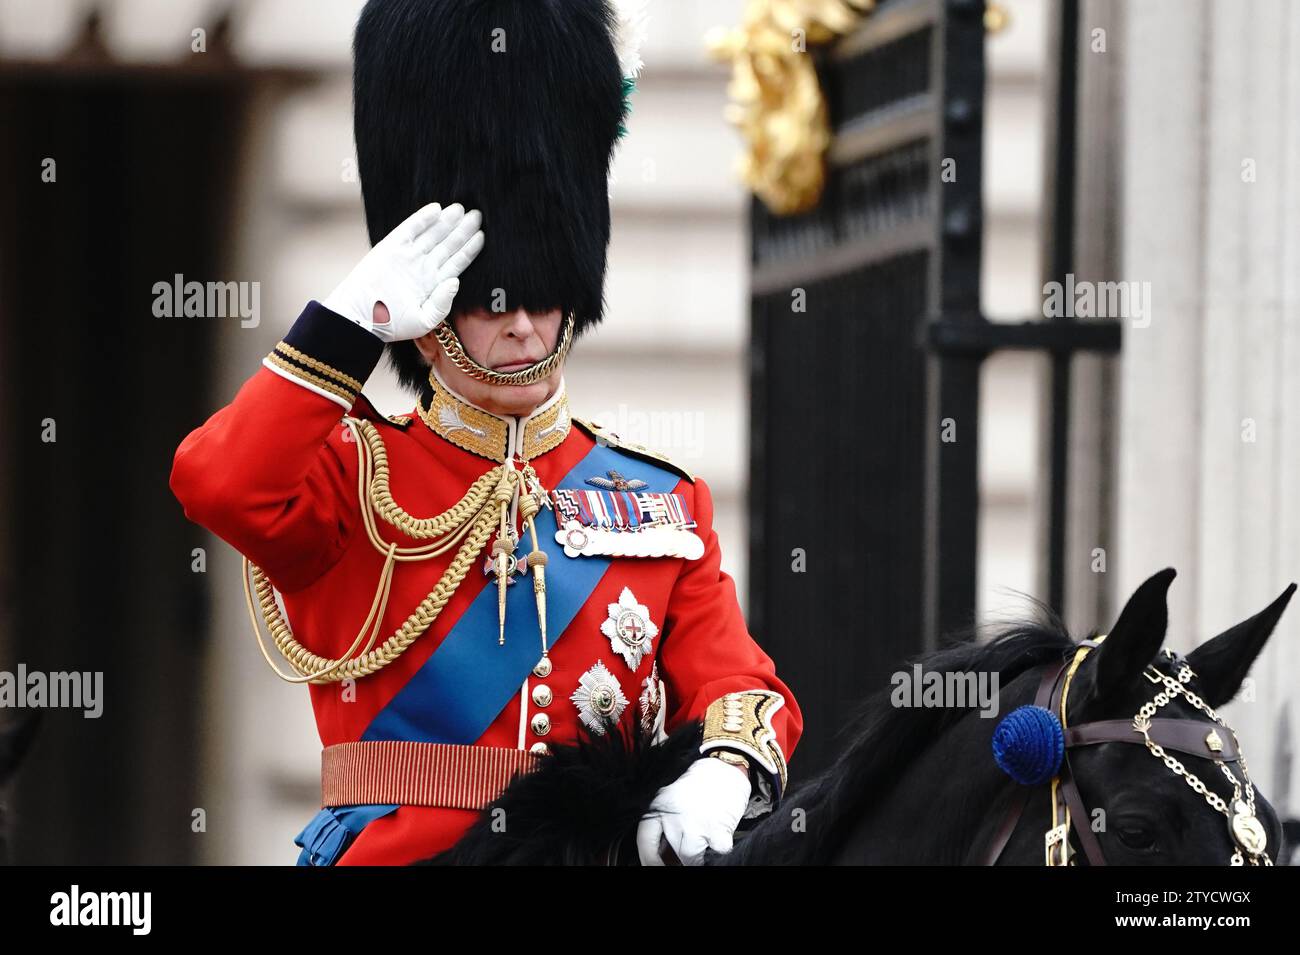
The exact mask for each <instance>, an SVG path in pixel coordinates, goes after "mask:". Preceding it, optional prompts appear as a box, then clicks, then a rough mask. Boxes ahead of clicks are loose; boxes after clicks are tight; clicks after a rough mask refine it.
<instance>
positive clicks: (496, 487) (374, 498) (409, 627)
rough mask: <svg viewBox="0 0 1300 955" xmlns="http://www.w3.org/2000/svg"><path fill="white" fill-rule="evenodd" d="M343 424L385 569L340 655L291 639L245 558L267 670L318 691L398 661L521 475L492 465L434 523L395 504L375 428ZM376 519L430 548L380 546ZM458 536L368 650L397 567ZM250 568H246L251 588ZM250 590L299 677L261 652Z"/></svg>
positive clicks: (483, 542) (483, 541)
mask: <svg viewBox="0 0 1300 955" xmlns="http://www.w3.org/2000/svg"><path fill="white" fill-rule="evenodd" d="M343 421H344V423H345V424H346V425H347V426H348V428H350V429H351V433H352V435H353V438H354V440H355V441H356V444H357V498H358V501H359V504H360V510H361V517H362V521H363V523H364V524H365V528H366V534H367V536H368V537H369V538H370V542H371V544H372V545H373V546H374V548H375V550H377V551H379V552H380V553H381V554H383V555H384V566H383V570H382V571H381V572H380V578H379V585H378V587H377V588H376V591H375V597H374V600H373V601H372V602H371V606H370V613H369V614H368V615H367V616H366V620H365V622H364V623H363V624H362V626H361V630H360V631H359V632H358V633H357V636H356V639H355V640H354V641H353V642H352V646H351V647H349V648H348V651H347V652H346V653H345V654H344V655H343V656H342V657H339V658H337V659H333V660H331V659H329V658H327V657H322V656H319V655H317V654H315V653H312V652H311V651H310V650H308V649H307V648H306V647H304V646H303V645H302V644H301V643H299V642H298V641H297V640H296V639H295V638H294V636H293V632H292V631H291V630H290V628H289V625H288V623H287V622H286V621H285V619H284V615H283V613H282V612H281V610H280V607H279V605H278V604H277V603H276V600H275V592H274V590H273V588H272V585H271V582H270V580H269V579H267V577H266V574H265V573H264V572H263V571H262V569H261V568H260V567H258V566H257V565H255V564H253V563H252V562H251V561H249V560H248V558H246V557H245V558H244V560H243V570H244V598H245V603H246V604H247V607H248V612H249V619H250V620H251V621H252V624H253V635H254V637H255V638H256V640H257V646H258V649H259V650H261V652H262V657H263V659H265V660H266V662H267V665H268V666H270V667H271V669H272V670H273V671H274V672H275V674H276V675H277V676H278V677H280V679H282V680H284V681H285V682H287V683H314V684H318V685H319V684H328V683H337V682H341V681H343V680H348V679H357V678H359V677H363V676H368V675H369V674H372V673H375V672H377V671H379V670H381V669H383V668H384V667H386V666H387V665H388V664H390V663H392V662H393V661H394V660H396V659H397V658H398V657H399V656H401V655H402V654H403V653H404V652H405V651H406V649H407V647H409V646H410V645H411V644H412V643H414V642H415V640H416V638H418V637H419V636H420V635H421V634H423V633H424V632H425V631H426V630H427V629H428V628H429V627H430V626H431V625H432V624H433V622H434V621H435V620H437V619H438V615H439V614H441V613H442V610H443V608H444V607H445V606H446V605H447V602H448V601H449V600H450V599H451V597H452V595H453V594H454V593H455V592H456V589H457V588H458V587H459V586H460V584H461V582H462V581H463V580H464V579H465V575H466V574H467V573H468V572H469V569H470V567H471V566H473V564H474V562H475V561H476V560H477V559H478V556H479V554H480V553H482V551H483V548H484V547H485V546H487V542H488V538H489V537H491V535H492V531H493V529H494V527H495V524H496V514H497V510H498V508H499V507H500V505H501V503H502V502H503V501H504V502H509V501H510V500H511V499H512V498H513V496H514V492H515V487H516V485H517V484H518V483H519V480H520V474H519V472H518V471H516V470H514V468H513V467H507V466H505V465H497V466H496V467H494V468H493V469H492V470H490V471H488V472H487V473H486V474H484V475H483V476H482V477H480V478H479V479H478V480H477V481H475V482H474V484H472V485H471V486H470V488H469V490H468V491H466V492H465V495H464V497H462V498H461V499H460V501H458V502H457V503H456V504H454V505H453V506H452V507H450V508H449V509H448V510H446V511H444V512H443V513H441V514H439V515H437V516H436V517H430V518H415V517H412V516H411V515H410V514H408V513H407V512H406V511H405V510H403V509H402V508H401V506H399V505H398V504H397V502H396V501H394V500H393V496H392V492H391V491H390V489H389V484H388V473H389V472H388V454H387V450H386V449H385V448H384V443H383V439H382V437H380V435H379V432H378V430H377V429H376V428H375V427H374V425H373V424H371V423H370V422H367V421H357V420H356V419H353V418H348V417H345V418H344V419H343ZM363 439H364V440H363ZM367 452H369V453H367ZM375 514H379V516H380V517H382V518H383V519H384V520H385V521H386V522H387V523H388V524H390V525H392V526H393V527H396V528H397V529H398V530H400V531H402V532H403V533H404V534H406V535H407V536H408V537H412V538H414V539H416V540H431V543H429V544H425V545H422V546H419V547H398V546H397V544H396V543H395V542H388V541H384V540H383V539H382V538H381V537H380V536H379V532H378V528H377V527H376V525H375V519H374V515H375ZM462 538H463V539H464V542H463V543H462V544H461V547H460V550H459V551H458V552H457V553H456V556H455V557H453V558H452V561H451V563H450V565H449V566H448V567H447V570H446V572H445V573H444V574H443V575H442V577H441V578H440V579H439V581H438V583H437V584H436V585H435V586H434V588H433V590H432V591H430V592H429V595H428V596H427V597H425V599H424V600H423V601H422V602H421V603H420V605H419V606H418V607H416V609H415V611H414V612H413V613H411V615H410V616H409V617H407V618H406V620H405V621H404V622H403V623H402V625H401V626H400V627H398V628H397V630H396V631H395V632H394V633H393V635H392V636H390V637H389V638H388V639H387V640H386V641H385V642H384V643H383V644H381V645H380V646H379V647H374V643H375V640H376V638H377V636H378V631H379V627H380V625H381V623H382V621H383V616H384V611H385V609H386V608H387V605H388V594H389V589H390V587H391V584H392V573H393V568H394V565H395V563H396V562H399V561H413V560H428V559H430V558H432V557H436V556H439V555H441V554H444V553H446V552H447V551H448V550H450V549H451V548H452V547H453V546H454V545H455V544H456V543H457V542H458V541H460V540H461V539H462ZM250 567H251V568H252V584H251V587H250V582H249V568H250ZM254 589H255V590H256V592H257V599H258V603H259V604H260V607H261V611H262V618H263V620H264V621H265V622H266V627H267V630H268V631H269V632H270V634H271V637H272V639H273V640H274V642H275V645H276V648H277V649H278V650H279V651H280V653H281V654H282V655H283V656H284V658H285V659H286V660H288V661H289V663H290V665H291V666H292V667H293V668H294V669H295V670H297V671H298V675H297V676H294V675H291V674H287V673H285V672H283V671H282V670H281V669H280V668H279V667H277V666H276V665H275V663H274V661H272V659H271V655H270V654H269V653H268V652H267V649H266V645H265V643H264V642H263V640H262V634H261V630H260V628H259V627H258V622H257V613H256V611H255V610H254V607H253V592H252V591H253V590H254ZM367 631H369V632H370V637H369V639H368V640H367V641H366V645H365V647H364V648H363V649H362V650H361V653H360V655H359V656H357V657H355V658H354V657H353V654H354V653H356V652H357V648H358V647H359V646H360V645H361V642H362V640H363V638H364V637H365V635H366V633H367ZM372 648H373V649H372Z"/></svg>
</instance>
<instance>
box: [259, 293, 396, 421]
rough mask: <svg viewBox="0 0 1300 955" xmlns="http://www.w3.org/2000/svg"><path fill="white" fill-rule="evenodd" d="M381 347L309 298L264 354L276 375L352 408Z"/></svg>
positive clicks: (379, 354) (377, 360)
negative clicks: (345, 403)
mask: <svg viewBox="0 0 1300 955" xmlns="http://www.w3.org/2000/svg"><path fill="white" fill-rule="evenodd" d="M383 353H384V343H383V341H381V340H380V339H379V338H378V337H377V336H375V335H372V334H370V332H368V331H366V330H365V329H364V328H362V327H361V326H360V325H358V324H356V323H355V322H351V321H349V320H348V319H346V318H344V317H343V316H342V315H339V314H338V313H336V312H333V311H330V310H329V309H328V308H326V307H325V306H324V305H322V304H320V302H317V301H315V300H314V299H313V300H312V301H311V302H308V303H307V307H306V308H305V309H303V311H302V314H301V315H299V316H298V320H297V321H295V322H294V323H293V327H292V328H290V329H289V331H288V333H287V334H286V335H285V336H284V338H283V339H281V340H280V342H279V343H278V344H277V345H276V346H275V349H274V350H273V351H272V352H271V353H270V354H269V355H268V356H267V361H268V362H270V363H271V364H272V365H273V366H274V367H275V369H276V370H277V371H280V372H281V373H283V374H285V375H286V376H287V377H290V378H294V379H297V380H298V381H299V382H300V383H302V384H305V385H309V386H310V387H311V388H312V390H314V391H323V392H327V393H329V394H330V395H333V396H335V398H337V399H339V400H340V401H341V402H342V401H346V402H347V404H348V406H349V407H351V405H352V403H353V402H354V401H356V400H357V395H359V394H360V393H361V388H362V385H363V384H364V383H365V380H366V379H367V378H369V377H370V374H371V373H372V372H373V371H374V370H375V366H376V365H377V364H379V359H380V356H382V355H383Z"/></svg>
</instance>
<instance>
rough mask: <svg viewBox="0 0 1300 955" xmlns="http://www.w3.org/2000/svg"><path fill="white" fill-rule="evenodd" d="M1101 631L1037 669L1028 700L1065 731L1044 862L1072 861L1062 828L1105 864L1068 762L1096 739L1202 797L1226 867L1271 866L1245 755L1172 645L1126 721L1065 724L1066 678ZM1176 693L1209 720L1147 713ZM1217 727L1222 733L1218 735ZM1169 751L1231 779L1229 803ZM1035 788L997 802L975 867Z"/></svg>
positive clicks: (989, 857)
mask: <svg viewBox="0 0 1300 955" xmlns="http://www.w3.org/2000/svg"><path fill="white" fill-rule="evenodd" d="M1104 639H1105V637H1104V636H1100V637H1097V638H1096V639H1093V640H1084V641H1082V642H1080V643H1079V644H1078V648H1077V649H1076V651H1075V653H1074V656H1073V658H1072V659H1070V660H1061V661H1060V662H1059V663H1053V664H1050V665H1049V666H1048V667H1047V668H1046V669H1045V670H1044V671H1043V676H1042V680H1041V681H1040V683H1039V686H1038V691H1037V693H1036V694H1035V697H1034V705H1035V706H1040V707H1044V708H1046V709H1048V710H1049V711H1050V712H1052V713H1053V714H1056V715H1057V716H1058V717H1059V718H1060V721H1061V725H1062V727H1063V728H1064V733H1065V754H1064V758H1063V759H1062V760H1061V766H1060V769H1059V771H1058V773H1057V775H1056V776H1055V777H1053V779H1052V780H1051V783H1050V786H1051V807H1052V820H1051V827H1050V828H1049V829H1048V830H1047V833H1046V834H1045V836H1044V864H1046V865H1049V866H1059V865H1073V864H1074V862H1075V858H1074V855H1073V854H1072V852H1071V849H1072V847H1071V846H1070V831H1071V828H1073V831H1074V834H1075V836H1076V837H1077V839H1078V842H1079V845H1080V846H1081V847H1082V850H1083V854H1084V856H1085V857H1086V858H1087V860H1088V864H1089V865H1096V866H1101V865H1105V864H1106V857H1105V855H1104V853H1103V852H1102V850H1101V843H1100V842H1099V841H1098V839H1097V834H1096V833H1095V832H1093V830H1092V827H1091V826H1090V825H1089V819H1090V817H1089V815H1088V812H1087V808H1086V807H1085V806H1084V803H1083V799H1082V798H1081V797H1080V795H1079V788H1078V786H1077V785H1076V783H1075V778H1074V772H1073V770H1072V769H1071V766H1070V750H1072V749H1077V748H1079V747H1081V746H1093V745H1097V744H1100V743H1133V744H1137V745H1139V746H1145V747H1146V748H1147V749H1148V750H1150V751H1151V753H1152V754H1153V755H1155V756H1157V757H1159V758H1160V759H1162V761H1163V762H1164V763H1165V765H1166V766H1167V767H1168V768H1170V769H1171V770H1172V771H1174V772H1175V773H1176V774H1178V775H1180V776H1182V777H1183V778H1184V780H1185V781H1186V782H1187V783H1188V785H1190V786H1191V787H1192V788H1193V789H1194V790H1196V791H1197V792H1198V793H1200V794H1201V795H1202V796H1204V797H1205V799H1206V801H1207V802H1208V803H1209V804H1210V805H1211V806H1212V807H1213V808H1215V809H1217V810H1218V811H1220V812H1222V813H1224V814H1225V815H1226V816H1227V817H1228V822H1229V826H1228V828H1229V832H1230V834H1231V836H1232V840H1233V843H1234V846H1235V849H1234V852H1233V855H1232V864H1233V865H1243V864H1247V863H1248V864H1250V865H1272V864H1273V862H1272V860H1271V859H1270V858H1269V856H1268V854H1267V852H1266V851H1265V849H1266V845H1267V836H1266V834H1265V831H1264V827H1263V825H1262V824H1261V823H1260V822H1259V819H1258V818H1257V817H1256V816H1255V811H1254V806H1255V790H1254V786H1253V785H1252V784H1251V782H1250V776H1249V774H1248V773H1247V771H1246V762H1245V758H1244V757H1243V756H1242V754H1241V747H1240V746H1239V745H1238V742H1237V736H1236V734H1235V733H1234V732H1233V731H1232V729H1231V727H1229V726H1228V724H1227V723H1225V722H1224V721H1223V720H1222V719H1221V718H1220V717H1219V716H1218V715H1217V714H1216V713H1215V712H1214V711H1213V710H1212V709H1211V708H1210V706H1209V705H1208V704H1206V703H1205V702H1204V701H1203V700H1201V699H1200V697H1198V696H1197V695H1196V694H1195V693H1193V692H1192V691H1191V690H1190V689H1188V688H1187V684H1188V683H1189V682H1190V681H1191V680H1192V679H1193V678H1194V677H1195V673H1193V671H1192V668H1191V667H1190V666H1188V664H1187V662H1186V661H1185V660H1184V659H1183V658H1182V657H1180V656H1179V655H1178V654H1176V653H1174V652H1173V651H1172V650H1168V649H1166V650H1164V651H1163V656H1164V657H1165V658H1166V659H1167V660H1170V661H1172V664H1173V668H1174V676H1170V675H1169V674H1167V673H1164V672H1163V671H1161V670H1160V669H1159V668H1158V667H1156V666H1155V665H1154V664H1152V665H1150V666H1148V667H1147V669H1146V671H1145V672H1144V676H1145V677H1146V678H1147V679H1148V680H1149V681H1150V682H1152V683H1153V684H1155V685H1156V686H1157V687H1160V689H1158V690H1157V692H1156V696H1155V697H1154V699H1152V700H1151V701H1150V702H1148V703H1147V704H1145V705H1144V706H1143V707H1142V709H1140V710H1139V711H1138V713H1137V715H1135V716H1134V717H1133V719H1131V720H1097V721H1094V722H1092V723H1083V724H1080V725H1079V726H1070V725H1069V723H1068V722H1067V721H1066V706H1065V704H1066V701H1067V695H1068V693H1069V687H1070V679H1071V678H1072V677H1073V676H1074V674H1075V672H1076V671H1077V670H1078V668H1079V666H1080V664H1082V662H1083V659H1084V657H1086V656H1087V654H1088V652H1089V651H1090V650H1092V649H1094V648H1095V647H1097V646H1098V645H1099V644H1100V643H1101V641H1102V640H1104ZM1177 696H1182V697H1183V698H1184V699H1185V700H1186V701H1187V702H1188V703H1190V704H1191V705H1192V706H1194V707H1196V708H1197V709H1199V710H1201V711H1202V712H1204V713H1205V714H1206V715H1208V716H1209V717H1210V718H1211V719H1212V720H1213V721H1214V722H1213V723H1208V722H1206V721H1205V720H1192V719H1177V718H1170V717H1159V718H1156V717H1153V715H1152V714H1154V712H1155V711H1157V710H1159V708H1160V707H1162V706H1164V705H1166V704H1167V703H1169V702H1171V701H1172V700H1173V699H1174V698H1175V697H1177ZM1220 730H1222V731H1223V732H1222V733H1220ZM1170 751H1172V752H1177V753H1182V754H1185V755H1187V756H1199V757H1203V758H1205V759H1210V760H1214V761H1215V763H1216V765H1217V767H1218V768H1219V769H1220V771H1222V772H1223V773H1224V774H1225V775H1226V776H1227V778H1228V779H1229V780H1230V781H1231V782H1232V784H1233V787H1234V797H1233V806H1232V808H1231V810H1229V809H1228V808H1226V805H1227V804H1226V803H1224V801H1223V800H1222V799H1220V798H1219V797H1218V796H1217V795H1215V794H1214V793H1213V792H1210V791H1209V790H1207V788H1206V787H1205V785H1204V784H1203V783H1201V782H1200V780H1199V779H1197V778H1196V777H1195V776H1194V775H1193V774H1191V773H1190V772H1188V771H1187V770H1186V769H1185V768H1183V766H1182V764H1181V763H1179V762H1178V760H1177V759H1176V758H1174V757H1173V756H1171V755H1170ZM1230 765H1232V766H1234V767H1235V768H1236V769H1238V770H1239V771H1240V773H1241V777H1242V781H1243V782H1244V786H1245V798H1244V799H1243V798H1241V796H1242V794H1241V785H1242V784H1241V783H1239V782H1238V781H1237V779H1236V777H1235V776H1234V775H1233V773H1232V769H1231V768H1229V767H1230ZM1039 788H1040V787H1036V786H1017V787H1016V789H1015V790H1014V791H1013V792H1012V793H1011V794H1010V796H1009V797H1008V799H1007V801H1006V802H1005V804H1004V805H1005V809H1004V811H1003V813H1002V816H1001V820H1000V822H999V825H998V827H997V828H996V829H995V830H994V831H993V834H992V837H991V838H990V839H989V841H988V843H987V844H986V845H985V847H984V849H983V851H982V852H980V853H979V855H977V856H975V857H974V861H975V862H976V863H977V864H982V865H993V864H995V863H996V862H997V861H998V859H999V858H1001V856H1002V852H1003V850H1004V849H1005V848H1006V846H1007V843H1008V842H1009V841H1010V840H1011V836H1012V833H1014V832H1015V830H1016V827H1017V826H1018V825H1019V823H1020V820H1021V817H1022V816H1023V814H1024V810H1025V806H1026V805H1027V804H1028V801H1029V797H1030V795H1031V794H1033V793H1035V792H1037V791H1038V790H1039Z"/></svg>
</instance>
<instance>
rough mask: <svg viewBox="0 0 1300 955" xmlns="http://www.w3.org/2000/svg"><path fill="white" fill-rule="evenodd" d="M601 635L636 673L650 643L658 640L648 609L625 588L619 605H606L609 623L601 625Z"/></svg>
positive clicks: (656, 629) (620, 596) (657, 630)
mask: <svg viewBox="0 0 1300 955" xmlns="http://www.w3.org/2000/svg"><path fill="white" fill-rule="evenodd" d="M600 632H601V633H603V634H604V635H605V636H607V637H609V643H610V646H612V647H613V648H614V652H615V653H618V654H620V655H621V656H622V657H623V659H624V660H625V661H627V665H628V666H630V667H631V668H632V669H633V670H635V669H636V668H637V667H639V666H640V665H641V658H642V657H643V656H645V655H646V654H647V653H649V652H650V646H651V641H652V640H654V638H655V637H656V636H658V634H659V628H658V627H657V626H655V624H654V621H653V620H651V619H650V608H649V607H647V606H646V605H645V604H639V603H637V602H636V598H635V597H634V596H632V591H631V590H629V589H628V588H627V587H624V588H623V593H622V594H620V595H619V598H618V603H616V604H610V605H609V619H608V620H605V621H604V622H603V623H602V624H601V625H600Z"/></svg>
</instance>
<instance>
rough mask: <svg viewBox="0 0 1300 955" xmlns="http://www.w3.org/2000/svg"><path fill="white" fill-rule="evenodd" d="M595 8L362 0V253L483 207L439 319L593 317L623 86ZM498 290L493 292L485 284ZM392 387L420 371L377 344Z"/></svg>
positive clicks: (408, 354)
mask: <svg viewBox="0 0 1300 955" xmlns="http://www.w3.org/2000/svg"><path fill="white" fill-rule="evenodd" d="M614 29H615V18H614V13H613V11H612V10H611V9H610V7H609V4H608V0H369V2H367V3H366V6H365V8H364V9H363V10H362V12H361V17H360V19H359V20H358V22H357V30H356V37H355V42H354V48H353V52H354V55H355V61H356V62H355V68H354V73H353V121H354V128H355V134H356V143H357V159H358V163H359V170H360V175H361V194H362V198H363V199H364V201H365V209H366V224H367V227H368V229H369V233H370V242H371V244H372V245H373V244H374V243H376V242H378V241H379V240H380V239H382V238H383V237H384V236H385V235H387V234H388V233H389V232H390V231H391V230H392V229H393V227H394V226H396V225H398V224H399V223H400V222H401V221H402V220H403V219H405V218H406V217H407V216H409V215H410V214H411V213H412V212H414V211H415V210H416V209H418V208H420V206H422V205H425V204H426V203H429V202H440V203H442V204H443V205H450V204H451V203H453V202H459V203H461V204H462V205H463V206H464V207H465V208H466V209H479V210H481V212H482V214H483V232H484V234H485V236H486V243H485V245H484V247H483V251H482V252H480V253H479V255H478V258H477V259H475V260H474V262H473V264H471V265H470V267H469V268H468V269H466V270H465V272H464V274H462V275H461V279H460V291H459V293H458V294H457V295H456V300H455V307H454V309H453V312H452V315H453V316H454V315H456V314H457V313H458V312H459V311H462V310H466V309H473V308H476V307H481V308H485V309H488V310H492V309H493V308H494V306H495V308H496V309H497V310H500V309H501V307H502V306H503V305H504V307H505V308H506V309H513V308H518V307H521V306H522V307H524V308H527V309H528V310H530V311H546V310H548V309H552V308H559V309H561V310H563V311H572V312H573V313H574V317H575V325H576V328H575V331H576V332H578V333H581V332H582V331H584V330H585V329H587V328H589V327H591V326H592V325H594V324H595V323H596V322H598V321H600V318H601V314H602V311H603V307H604V280H605V250H606V246H607V245H608V244H609V193H608V179H607V177H608V173H609V164H610V160H611V156H612V153H613V147H614V144H615V141H616V140H617V139H618V135H619V124H620V122H621V121H622V119H623V82H622V80H623V77H622V71H621V70H620V68H619V61H618V56H617V54H616V52H615V47H614ZM498 290H499V291H498ZM388 355H389V362H390V363H391V364H392V366H393V368H394V370H395V371H396V372H397V374H398V376H399V378H400V379H401V381H402V384H403V385H405V386H406V387H408V388H411V389H413V390H415V389H418V388H419V386H420V385H421V384H422V383H423V382H424V381H425V379H426V378H427V376H428V366H427V365H426V363H425V361H424V359H423V357H422V356H421V355H420V353H419V350H418V349H417V348H416V346H415V343H414V342H409V341H407V342H395V343H392V344H390V345H389V346H388Z"/></svg>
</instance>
